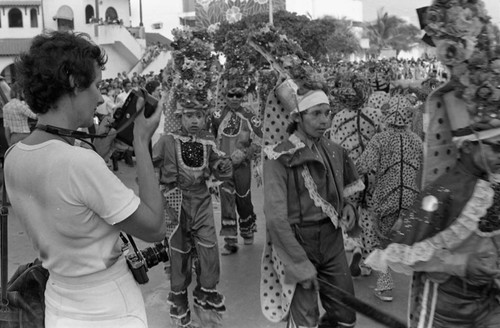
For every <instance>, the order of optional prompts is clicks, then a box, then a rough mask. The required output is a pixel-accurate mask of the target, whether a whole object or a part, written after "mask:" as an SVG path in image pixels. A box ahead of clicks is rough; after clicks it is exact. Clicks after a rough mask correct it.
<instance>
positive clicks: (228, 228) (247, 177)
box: [220, 161, 257, 238]
mask: <svg viewBox="0 0 500 328" xmlns="http://www.w3.org/2000/svg"><path fill="white" fill-rule="evenodd" d="M251 183H252V166H251V162H250V161H245V162H243V163H241V164H240V165H237V166H233V179H232V180H228V181H225V182H224V183H223V184H222V185H221V186H220V201H221V218H222V224H221V226H222V227H221V232H220V234H221V236H224V237H236V236H238V226H237V220H236V210H237V211H238V215H239V224H240V235H241V236H242V237H243V238H248V237H252V236H253V233H254V232H255V231H257V230H256V225H255V220H256V216H255V213H254V211H253V204H252V193H251Z"/></svg>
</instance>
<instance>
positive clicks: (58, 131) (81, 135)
mask: <svg viewBox="0 0 500 328" xmlns="http://www.w3.org/2000/svg"><path fill="white" fill-rule="evenodd" d="M143 111H144V108H143V109H141V110H139V111H136V112H135V113H134V114H132V116H130V118H129V119H128V120H127V121H125V123H124V124H123V125H122V126H120V127H119V128H118V129H117V130H115V131H113V132H108V133H102V134H92V133H87V132H83V131H76V130H69V129H65V128H60V127H57V126H53V125H45V124H37V125H36V126H35V129H39V130H43V131H45V132H48V133H51V134H55V135H58V136H63V137H69V138H76V139H79V140H82V139H87V138H106V137H109V136H113V135H115V134H118V133H120V132H122V131H123V130H125V129H126V128H127V127H128V126H129V125H130V124H132V122H134V120H135V119H136V118H137V116H139V114H140V113H142V112H143Z"/></svg>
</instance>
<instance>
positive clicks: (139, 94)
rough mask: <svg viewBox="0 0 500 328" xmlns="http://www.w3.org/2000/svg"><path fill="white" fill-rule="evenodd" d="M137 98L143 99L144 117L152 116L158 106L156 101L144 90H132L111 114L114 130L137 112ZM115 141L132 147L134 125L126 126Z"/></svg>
mask: <svg viewBox="0 0 500 328" xmlns="http://www.w3.org/2000/svg"><path fill="white" fill-rule="evenodd" d="M139 98H144V101H145V104H144V105H145V108H144V116H145V117H146V118H148V117H150V116H151V115H153V113H154V112H155V110H156V107H157V106H158V99H156V98H155V97H153V96H151V95H150V94H149V93H148V92H147V91H146V90H144V89H140V90H134V89H133V90H132V91H130V94H129V95H128V97H127V99H126V100H125V102H124V103H123V106H122V107H119V108H117V109H116V110H115V113H114V114H113V119H114V123H113V126H112V127H113V128H114V129H115V130H118V129H120V127H121V126H122V125H124V124H126V123H127V122H128V120H129V119H130V118H131V117H132V116H133V115H134V114H135V112H136V111H137V100H138V99H139ZM116 138H117V139H119V140H121V141H123V142H124V143H126V144H127V145H129V146H132V144H133V141H134V123H133V122H132V124H130V125H129V126H127V127H126V128H125V129H124V130H123V131H120V132H119V133H118V135H117V136H116Z"/></svg>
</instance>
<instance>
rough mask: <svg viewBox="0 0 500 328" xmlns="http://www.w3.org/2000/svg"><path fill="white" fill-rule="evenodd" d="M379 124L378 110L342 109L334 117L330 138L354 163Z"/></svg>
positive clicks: (379, 113)
mask: <svg viewBox="0 0 500 328" xmlns="http://www.w3.org/2000/svg"><path fill="white" fill-rule="evenodd" d="M381 123H382V112H381V111H380V109H377V108H370V107H365V108H362V109H360V110H352V109H344V110H342V111H340V112H339V113H338V114H337V115H335V116H334V118H333V120H332V126H331V134H330V136H331V139H332V141H334V142H335V143H337V144H339V145H340V146H342V147H344V148H345V149H346V150H347V151H348V153H349V157H350V158H351V159H352V160H353V161H355V160H356V159H357V158H358V157H359V156H360V155H361V153H362V152H363V150H364V149H365V148H366V145H367V144H368V142H369V141H370V139H371V138H372V137H373V136H374V135H375V133H377V132H378V129H379V126H380V124H381Z"/></svg>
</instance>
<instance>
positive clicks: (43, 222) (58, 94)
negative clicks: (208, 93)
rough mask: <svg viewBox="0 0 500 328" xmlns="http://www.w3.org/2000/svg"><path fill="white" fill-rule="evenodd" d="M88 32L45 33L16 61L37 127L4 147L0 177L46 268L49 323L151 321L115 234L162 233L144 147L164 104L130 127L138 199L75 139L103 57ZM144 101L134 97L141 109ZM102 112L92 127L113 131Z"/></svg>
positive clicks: (89, 114)
mask: <svg viewBox="0 0 500 328" xmlns="http://www.w3.org/2000/svg"><path fill="white" fill-rule="evenodd" d="M89 40H90V39H89V38H88V36H86V35H84V34H77V33H68V32H57V31H55V32H48V33H47V34H41V35H38V36H36V37H35V38H34V39H33V42H32V44H31V47H30V49H29V50H28V51H27V52H26V53H23V54H21V56H20V58H19V59H18V61H17V63H16V64H17V67H18V72H19V78H20V83H21V86H22V88H23V90H24V93H25V96H26V101H27V103H28V105H29V106H30V108H31V109H32V110H33V112H35V113H36V114H38V125H37V127H36V129H35V131H34V132H33V133H32V134H31V135H30V136H28V137H27V138H26V139H24V140H22V141H21V142H19V143H17V144H16V145H15V146H13V147H12V148H11V149H10V151H9V152H8V154H7V156H6V160H5V182H6V186H7V192H8V195H9V198H10V201H11V203H12V212H13V215H14V216H15V217H16V218H18V219H19V220H20V221H21V222H22V224H23V225H24V227H25V229H26V231H27V233H28V235H29V236H30V238H31V240H32V242H33V244H34V247H35V248H36V249H37V250H38V252H39V257H40V259H41V260H42V262H43V266H44V267H45V268H46V269H48V271H49V272H50V277H49V280H48V282H47V286H46V291H45V305H46V309H45V326H46V327H51V328H57V327H92V328H94V327H100V328H103V327H147V319H146V311H145V306H144V300H143V298H142V295H141V291H140V289H139V287H138V285H137V283H136V282H135V280H134V278H133V276H132V273H131V272H130V270H129V268H128V266H127V264H126V260H125V258H124V256H123V255H122V252H121V247H120V238H119V233H120V231H125V232H127V233H129V234H132V235H134V236H136V237H138V238H140V239H142V240H145V241H149V242H154V241H161V240H163V238H164V237H165V233H166V230H165V222H164V219H163V208H162V198H161V194H160V191H159V188H158V182H157V181H156V178H155V174H154V169H153V165H152V163H151V159H150V155H149V152H148V143H149V141H150V139H151V136H152V134H153V132H154V131H155V129H156V127H157V126H158V123H159V119H160V113H161V108H162V103H161V102H160V104H159V105H158V107H157V109H156V111H155V112H154V113H153V114H152V116H151V117H149V118H146V117H145V115H143V113H140V114H139V115H138V116H137V118H136V120H135V124H134V149H135V153H136V160H137V174H138V183H139V196H137V195H135V194H134V192H133V191H132V190H131V189H129V188H127V187H126V186H125V185H124V184H123V183H122V182H121V181H120V180H119V179H118V178H117V177H116V176H115V175H114V174H113V173H112V172H111V171H110V170H109V169H108V167H107V166H106V163H105V161H104V160H103V158H101V156H99V155H102V156H104V155H106V154H108V155H109V150H110V145H111V142H112V139H113V138H112V137H111V136H110V137H108V138H104V139H101V140H99V139H96V141H95V143H94V146H95V148H96V152H97V153H96V152H94V151H92V150H90V149H85V148H81V147H75V146H74V145H73V143H74V139H73V138H71V135H72V134H71V132H72V131H74V130H76V129H78V128H84V127H88V126H90V125H92V124H93V116H94V113H95V109H96V107H97V106H98V105H99V104H101V103H102V102H103V98H102V96H101V93H100V91H99V84H100V82H101V76H102V73H101V71H102V70H103V69H104V65H105V63H106V60H107V58H106V55H105V54H104V52H103V50H102V49H100V48H99V47H98V46H96V45H95V44H93V43H91V42H90V41H89ZM143 104H144V101H143V100H142V99H140V101H138V105H137V108H138V109H139V110H140V109H142V106H143ZM109 123H110V121H109V120H108V119H105V120H104V121H103V122H102V123H101V125H100V127H99V131H98V133H102V132H106V131H105V130H108V129H109Z"/></svg>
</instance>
